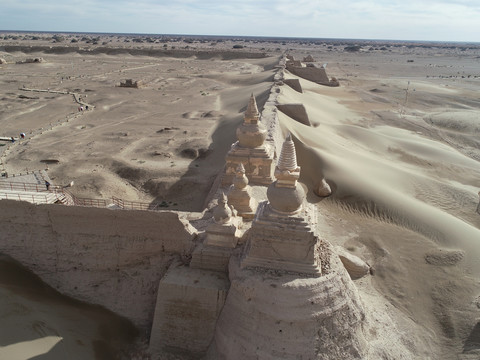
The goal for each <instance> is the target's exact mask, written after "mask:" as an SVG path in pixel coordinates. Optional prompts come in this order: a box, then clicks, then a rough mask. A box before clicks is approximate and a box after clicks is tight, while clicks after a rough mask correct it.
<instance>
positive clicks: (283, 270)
mask: <svg viewBox="0 0 480 360" xmlns="http://www.w3.org/2000/svg"><path fill="white" fill-rule="evenodd" d="M266 135H267V131H266V129H265V127H264V126H263V124H262V123H261V121H260V113H259V111H258V108H257V105H256V101H255V98H254V97H253V95H252V96H251V98H250V101H249V104H248V107H247V110H246V112H245V117H244V122H243V124H242V125H241V126H240V127H239V128H238V130H237V137H238V141H237V142H236V143H234V144H233V145H232V148H231V150H230V151H229V153H228V154H227V156H226V170H225V174H224V178H223V184H224V185H226V186H224V187H223V188H222V189H220V190H221V191H220V196H219V199H218V203H217V205H216V206H215V207H214V208H213V210H212V218H213V219H212V220H211V222H210V225H208V226H207V227H206V229H205V233H204V236H203V241H202V242H201V243H199V244H198V245H197V247H196V248H195V250H194V251H193V253H192V258H191V261H190V263H189V266H188V267H185V266H178V267H175V266H173V267H170V269H169V270H168V272H167V274H166V275H165V276H164V278H163V279H162V280H161V281H160V285H159V290H158V297H157V306H156V310H155V316H154V321H153V326H152V333H151V339H150V349H151V351H153V353H160V352H162V351H167V352H168V351H170V350H171V349H181V350H182V351H187V352H188V353H190V354H192V355H195V356H197V355H201V356H204V355H207V358H209V359H240V358H242V359H254V358H262V359H290V358H297V357H298V355H299V354H303V355H304V357H302V358H312V359H313V358H317V357H316V356H315V354H318V353H319V352H320V353H324V354H326V355H327V354H328V355H327V357H325V359H334V358H335V359H340V358H343V359H360V358H363V356H364V354H365V351H366V344H365V340H364V337H363V333H362V330H361V329H362V319H363V317H364V312H363V307H362V304H361V302H360V300H359V297H358V294H357V292H356V291H357V290H356V289H355V286H354V285H353V283H352V282H351V280H350V278H349V276H348V274H347V271H346V270H345V268H344V267H343V266H342V265H341V262H340V258H339V257H338V256H331V254H332V251H333V249H332V248H331V246H330V245H329V243H328V242H326V241H325V240H323V239H321V238H320V236H319V235H318V233H317V212H316V208H315V206H314V205H312V204H309V203H307V202H306V201H305V197H306V196H305V191H304V190H303V187H302V185H301V184H300V183H299V181H298V180H299V177H300V167H299V166H298V164H297V157H296V151H295V145H294V142H293V141H292V137H291V135H288V136H287V137H286V140H285V141H284V143H283V145H282V149H281V151H280V154H279V156H278V161H277V164H276V166H275V167H274V149H273V146H271V145H270V144H266V143H265V139H266ZM250 183H252V184H254V185H257V186H258V185H259V184H260V185H261V186H260V187H262V185H263V186H265V185H267V189H266V197H267V200H263V201H259V202H257V200H256V199H255V196H254V195H253V189H252V187H251V186H250ZM225 189H227V190H225ZM263 189H264V190H265V188H264V187H263ZM264 190H263V192H262V191H260V192H259V193H260V194H264V195H265V191H264ZM260 197H261V196H260ZM260 197H257V198H260ZM260 200H261V199H260ZM247 229H248V231H245V230H247ZM267 274H268V275H267ZM187 304H188V306H187ZM177 308H181V309H183V310H181V311H183V312H185V314H184V315H182V316H178V315H176V314H177V310H175V309H177ZM187 308H188V310H187ZM178 311H180V310H178ZM199 319H201V324H200V323H199ZM199 326H201V328H202V331H199ZM332 336H333V338H332ZM192 338H195V341H194V342H192V341H190V339H192ZM329 339H330V340H329ZM169 349H170V350H169ZM303 355H302V356H303Z"/></svg>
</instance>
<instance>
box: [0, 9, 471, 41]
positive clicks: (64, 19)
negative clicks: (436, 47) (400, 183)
mask: <svg viewBox="0 0 480 360" xmlns="http://www.w3.org/2000/svg"><path fill="white" fill-rule="evenodd" d="M0 29H1V30H27V31H28V30H31V31H72V32H110V33H150V34H197V35H249V36H279V37H314V38H363V39H398V40H437V41H475V42H480V1H478V0H424V1H421V0H391V1H389V0H359V1H353V0H329V1H324V0H308V1H307V0H275V1H274V0H265V1H262V0H243V1H239V0H230V1H229V0H201V1H198V0H172V1H163V0H81V1H75V2H68V1H65V0H0Z"/></svg>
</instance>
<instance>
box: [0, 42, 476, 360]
mask: <svg viewBox="0 0 480 360" xmlns="http://www.w3.org/2000/svg"><path fill="white" fill-rule="evenodd" d="M34 36H36V37H38V39H33V37H34ZM2 37H3V40H2V41H0V58H3V59H5V60H6V64H2V65H0V69H1V73H0V82H1V84H2V89H4V91H3V93H2V98H1V99H0V136H7V137H10V136H14V137H18V135H19V134H20V133H21V132H24V133H26V135H27V136H26V139H25V140H18V141H17V142H16V143H14V144H10V143H8V142H5V145H4V146H1V147H0V154H2V159H1V160H2V164H3V165H2V166H3V169H4V170H5V171H6V172H7V173H8V174H9V175H11V174H16V173H23V172H26V171H29V170H34V169H44V168H46V167H48V173H49V175H50V177H51V179H52V180H53V182H54V183H55V184H59V185H65V184H68V183H69V182H70V181H72V180H73V181H74V182H75V185H74V187H73V188H72V192H73V193H74V194H75V195H77V196H80V197H87V198H109V197H112V196H117V197H121V198H123V199H126V200H133V201H143V202H161V203H162V204H163V206H164V207H165V208H168V209H174V210H185V211H201V210H202V209H203V208H204V206H205V202H206V201H207V195H208V193H209V191H210V189H211V187H212V184H213V183H214V181H215V178H216V177H217V176H218V174H219V173H220V172H221V171H222V170H223V166H224V156H225V154H226V153H227V151H228V149H229V148H230V145H231V144H232V143H233V142H234V140H235V129H236V127H237V126H238V125H239V123H240V121H241V119H242V115H243V112H244V111H245V106H246V104H247V100H248V97H249V95H250V94H251V93H253V94H255V96H256V97H257V103H258V105H259V107H260V108H261V107H262V105H263V103H264V101H265V100H266V97H267V96H268V91H269V88H270V86H271V84H272V81H273V75H274V71H275V69H274V67H275V65H277V64H278V62H279V60H280V58H281V56H282V55H283V54H284V53H289V54H291V55H293V56H295V58H298V59H302V58H303V57H304V56H307V55H308V54H310V55H312V56H313V58H314V59H315V60H316V61H317V63H318V64H320V65H321V64H323V63H327V72H328V74H329V75H330V76H335V77H336V78H337V79H338V81H339V82H340V86H339V87H325V86H321V85H318V84H315V83H312V82H310V81H308V80H305V79H300V83H301V86H302V88H303V93H299V92H297V91H295V90H293V89H292V88H290V87H288V86H287V85H284V86H282V87H281V92H280V94H279V102H280V103H285V104H288V103H302V104H303V105H304V106H305V109H306V112H307V114H308V117H309V119H310V121H311V123H312V124H313V125H314V126H312V127H308V126H306V125H303V124H301V123H299V122H297V121H296V120H295V119H292V118H290V117H288V116H286V115H285V114H283V113H281V112H279V118H280V121H281V126H282V129H283V130H284V133H287V132H291V133H292V135H293V137H294V140H295V145H296V148H297V154H298V162H299V165H300V166H301V168H302V177H301V182H302V183H303V184H304V185H305V187H306V188H307V189H308V193H307V195H308V197H307V198H308V201H309V202H311V203H315V204H316V205H317V208H318V210H319V214H320V216H319V223H320V232H321V234H322V236H323V237H324V238H325V239H327V240H328V241H330V242H331V243H332V244H334V245H340V246H343V247H345V248H346V249H347V250H349V251H350V252H352V253H354V254H356V255H358V256H360V257H362V258H363V259H365V260H366V261H367V262H368V263H369V264H370V265H371V266H372V267H373V268H374V276H370V277H365V278H362V279H359V280H356V281H355V284H356V285H357V287H358V288H359V290H360V293H361V297H362V299H363V301H364V302H365V303H366V306H367V308H368V309H369V310H368V311H369V313H370V314H371V317H374V318H375V317H377V318H376V319H374V320H373V321H377V322H378V329H379V330H378V331H379V333H381V332H382V329H389V331H392V327H391V324H387V323H385V322H386V320H385V319H388V317H385V316H383V317H382V313H385V314H388V316H389V317H390V318H392V319H394V321H395V324H396V325H395V329H396V330H395V331H398V332H399V333H400V334H402V336H401V338H402V339H404V341H405V342H406V343H405V344H403V345H404V346H406V347H408V348H409V349H411V353H409V354H405V356H406V357H405V358H417V359H427V358H431V359H452V358H460V359H476V358H478V356H480V355H479V354H480V322H479V320H478V318H479V312H480V287H479V281H480V276H479V274H480V261H479V259H480V216H479V214H478V213H477V212H476V209H477V204H478V200H479V199H478V190H479V189H480V162H479V161H480V140H479V139H480V120H479V119H480V100H479V98H478V90H479V88H480V72H479V70H478V69H480V66H479V65H480V64H479V63H480V46H478V45H472V44H453V45H452V44H450V45H448V46H447V45H445V44H440V43H434V44H428V43H400V42H399V43H393V42H391V43H388V42H385V43H376V42H363V43H362V42H357V43H356V44H357V45H359V48H357V49H356V50H357V51H354V52H351V51H346V50H345V47H346V46H349V45H352V44H351V43H347V42H342V41H340V40H338V41H335V40H329V41H322V40H318V41H305V40H296V41H295V40H286V41H283V40H274V39H263V40H260V41H258V40H252V39H247V41H245V40H241V39H221V41H217V40H216V39H208V40H202V39H201V38H194V37H192V38H183V39H181V38H180V39H167V38H159V39H152V38H149V39H150V40H147V39H146V37H144V38H143V39H142V38H140V37H135V36H131V37H122V36H113V35H112V36H107V35H102V36H99V37H98V39H97V37H96V36H93V35H81V34H79V35H76V34H65V35H63V39H57V40H54V39H52V38H51V37H52V35H51V34H50V35H49V34H36V35H35V34H18V35H15V36H12V34H3V36H2ZM2 37H0V38H2ZM14 37H16V38H14ZM135 39H137V40H135ZM138 39H140V40H141V41H140V40H138ZM73 40H75V41H73ZM126 40H128V42H126ZM238 45H240V46H242V47H243V48H241V49H234V48H233V47H234V46H237V47H238ZM31 46H37V47H31ZM174 47H175V48H174ZM119 49H120V50H119ZM165 49H166V50H165ZM154 50H155V51H154ZM27 58H42V60H43V61H42V62H38V63H22V64H17V63H16V62H23V61H25V60H26V59H27ZM285 76H286V78H287V79H288V78H292V79H298V77H296V76H294V75H292V74H289V73H288V72H287V73H286V75H285ZM126 79H133V80H135V81H136V80H139V81H142V84H143V85H142V86H141V87H140V88H138V89H137V88H125V87H120V86H119V85H120V82H122V81H125V80H126ZM27 90H42V91H41V92H39V91H27ZM45 90H46V91H45ZM59 92H65V93H59ZM74 94H76V96H77V100H78V97H80V98H81V99H82V102H84V103H87V104H89V109H88V110H85V109H84V111H79V110H78V108H79V106H80V104H79V103H77V102H75V100H74V99H75V97H74ZM0 145H1V144H0ZM7 147H9V148H8V149H7ZM323 177H325V178H326V180H327V182H328V183H329V184H330V186H331V188H332V190H333V194H332V195H331V196H330V197H328V198H319V197H317V196H316V195H315V194H314V193H313V188H314V187H315V186H316V185H318V182H319V181H320V180H321V179H322V178H323ZM9 271H10V273H11V274H12V275H11V276H12V277H14V276H16V275H15V274H17V272H19V271H20V270H9ZM25 288H26V289H27V290H24V289H23V288H22V289H23V290H22V289H13V288H12V287H11V286H10V285H9V283H8V282H7V281H6V280H2V287H1V289H2V292H5V293H6V294H8V297H7V301H4V300H2V309H4V310H3V315H2V325H1V326H0V334H2V336H1V337H0V340H1V344H0V345H2V346H4V347H3V348H1V349H0V351H11V348H10V347H9V346H15V344H19V343H20V342H23V341H30V340H32V339H39V336H40V335H42V336H47V335H49V336H50V337H48V338H47V337H43V340H42V341H39V342H33V341H32V342H31V343H29V345H28V348H29V349H33V350H32V351H37V353H36V354H40V353H42V352H43V353H45V352H48V350H49V349H50V348H51V347H52V346H55V344H57V343H58V337H60V336H61V337H62V338H63V339H64V340H63V341H62V344H64V346H65V347H66V348H67V350H66V351H72V352H74V351H77V349H76V348H75V346H76V345H75V344H74V341H73V340H69V339H73V338H75V336H76V335H75V334H71V333H68V332H64V330H63V329H64V328H63V326H66V327H68V326H71V324H73V323H75V324H76V325H75V326H80V324H81V325H82V326H85V327H87V326H92V325H91V317H92V316H91V315H89V314H83V315H84V316H83V317H82V318H81V319H72V318H70V315H69V314H70V313H71V312H75V311H77V310H68V309H66V310H65V312H63V311H58V309H57V308H56V307H54V306H52V305H51V303H50V302H49V301H47V300H45V299H44V297H42V296H41V294H39V293H38V291H35V290H34V289H33V290H31V286H29V285H28V284H26V285H25ZM28 289H30V290H28ZM25 291H30V292H33V293H34V295H32V297H31V298H28V299H27V298H26V297H25V294H24V292H25ZM10 297H11V298H12V299H13V300H9V299H10ZM2 299H5V297H4V296H2ZM32 301H33V303H32ZM57 301H59V302H61V303H62V304H64V303H68V302H69V301H70V300H68V301H67V300H65V299H63V298H62V299H61V300H57ZM3 304H5V305H3ZM15 304H23V306H24V307H25V308H26V309H27V310H25V311H23V312H21V314H20V313H19V312H18V310H16V305H15ZM40 306H42V307H43V306H45V307H46V308H48V309H50V310H49V311H51V312H49V313H47V315H42V316H43V319H41V317H40V319H41V320H39V314H40V313H42V314H43V311H41V310H37V309H38V307H40ZM73 306H74V308H75V309H78V307H80V306H83V305H79V304H74V305H73ZM376 311H377V312H378V313H377V314H376ZM57 318H59V319H60V320H57ZM38 321H44V323H45V324H46V325H45V326H48V327H49V328H50V329H53V330H52V331H48V332H44V333H41V334H40V333H39V332H38V331H37V334H40V335H32V334H31V332H30V333H29V332H28V331H30V330H28V331H27V330H22V331H20V330H19V332H18V333H12V332H10V331H8V329H9V328H11V327H12V326H13V324H16V323H22V324H25V327H30V328H31V327H33V324H35V323H36V322H38ZM4 324H6V325H4ZM77 324H78V325H77ZM125 329H126V331H127V330H128V326H125ZM7 333H8V334H9V337H8V338H7V337H6V335H3V334H7ZM55 333H56V334H59V335H57V338H55V337H52V334H55ZM127 333H128V331H127ZM89 336H90V337H92V338H91V339H90V340H89V341H92V342H93V341H95V340H96V337H95V335H93V332H90V331H89ZM119 338H121V337H120V335H118V336H117V335H115V336H112V337H110V339H112V341H113V342H114V340H115V339H119ZM377 338H382V336H379V337H377ZM379 341H383V342H384V343H388V341H389V339H388V332H386V335H385V336H384V338H382V339H381V340H379ZM390 341H392V340H390ZM82 342H86V340H85V341H83V340H82ZM57 347H58V345H57ZM112 348H113V349H116V348H115V347H114V345H112ZM85 351H87V352H88V353H85V354H86V355H85V357H88V356H90V355H89V354H91V353H92V351H93V350H92V348H90V349H89V350H85ZM414 354H416V355H414ZM50 358H55V357H50ZM98 358H102V357H100V356H99V355H98ZM103 358H108V357H107V356H105V357H103ZM385 358H395V357H391V355H390V357H389V355H388V354H386V355H385Z"/></svg>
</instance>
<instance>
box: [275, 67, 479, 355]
mask: <svg viewBox="0 0 480 360" xmlns="http://www.w3.org/2000/svg"><path fill="white" fill-rule="evenodd" d="M291 77H293V76H291ZM402 81H403V80H390V81H389V82H388V83H389V85H387V86H386V87H388V88H387V89H385V90H384V91H383V93H382V97H383V98H387V99H388V98H389V97H390V96H392V95H393V96H394V94H392V93H390V92H393V91H395V89H396V88H399V87H401V86H402ZM379 82H381V83H382V84H383V83H384V79H381V80H379ZM301 83H302V86H303V88H304V91H305V93H304V94H299V93H298V92H296V91H294V90H292V89H290V88H288V87H286V86H284V87H283V88H282V93H281V97H280V102H282V103H300V102H301V103H303V104H304V105H305V107H306V109H307V113H308V115H309V117H310V120H311V121H312V122H313V123H317V124H319V126H318V127H316V128H314V129H312V128H307V127H306V126H304V125H302V124H299V123H298V122H296V121H295V120H293V119H291V118H288V117H287V116H286V115H284V114H282V113H280V119H281V122H282V125H283V127H284V128H285V131H287V130H288V131H291V132H292V133H293V134H294V135H295V137H296V138H297V145H298V146H297V148H298V155H299V163H300V165H301V166H302V172H303V173H302V174H303V179H304V181H305V182H306V183H307V185H310V186H313V185H314V184H315V183H316V182H318V180H319V179H320V178H321V176H322V175H324V176H325V177H326V178H327V180H328V181H329V182H330V183H331V185H332V187H333V188H334V189H335V192H334V195H333V196H332V197H331V198H328V199H325V200H324V201H321V202H319V205H318V206H319V208H320V210H321V212H322V213H323V216H324V218H323V220H324V228H323V231H324V232H325V233H326V234H328V236H327V235H326V237H327V238H328V239H330V241H332V242H333V243H340V244H343V245H345V246H346V247H347V248H348V249H349V250H351V251H353V252H354V253H357V254H362V255H363V256H365V257H366V258H367V259H368V261H369V262H370V263H371V264H372V265H373V266H374V267H375V268H376V276H375V277H373V278H372V284H373V286H375V288H376V289H377V290H379V291H380V293H382V294H383V295H384V296H385V297H386V298H387V299H388V300H389V301H390V302H391V303H392V304H394V306H395V307H396V308H397V309H398V310H399V311H398V313H397V317H399V318H402V317H403V318H405V319H412V320H414V321H415V323H417V324H418V325H419V327H412V326H410V327H409V331H411V333H412V344H414V343H416V344H415V346H417V353H418V354H419V357H418V358H427V357H426V356H432V357H431V358H444V359H451V358H454V357H456V356H458V354H461V353H465V356H466V354H467V353H469V352H470V353H471V354H472V356H478V348H479V346H478V345H479V344H478V340H476V339H478V336H479V334H478V324H477V320H475V318H476V317H478V307H477V305H475V301H476V300H475V299H476V298H477V296H478V294H479V293H480V289H479V287H478V281H479V274H480V261H479V259H480V217H479V216H478V214H477V213H476V212H475V209H476V206H477V203H478V195H477V191H478V187H480V182H479V181H480V163H479V162H478V160H477V159H478V157H479V156H480V151H479V150H478V147H475V148H474V147H470V146H469V145H468V141H462V140H460V139H464V138H467V139H468V138H470V137H476V138H478V136H479V134H480V133H479V132H478V128H477V127H478V124H477V122H478V119H475V117H477V118H478V115H479V114H480V108H479V107H478V106H477V107H474V106H469V107H468V108H465V109H464V110H463V111H460V110H458V107H460V104H459V103H464V102H469V101H471V102H472V103H473V102H474V103H475V104H476V98H475V97H473V98H470V96H472V94H471V92H470V91H469V90H464V89H462V87H453V86H452V85H449V87H448V88H446V87H445V86H442V85H437V84H431V83H427V82H425V81H422V82H420V81H418V82H417V81H415V82H413V81H412V82H411V83H410V86H412V85H413V84H415V86H416V88H417V89H421V91H422V95H421V96H420V95H419V93H418V92H416V93H415V94H414V95H415V96H416V97H417V98H416V100H415V102H414V101H412V100H411V99H412V97H410V101H409V103H408V104H407V105H408V106H406V107H405V110H404V112H400V111H398V109H396V108H395V106H392V103H385V102H383V101H375V100H374V99H370V103H365V101H364V100H363V101H362V97H363V96H364V94H365V93H366V92H367V91H369V89H371V88H374V87H375V88H380V86H382V85H380V84H375V83H372V81H371V80H370V82H369V83H368V84H367V85H365V84H361V83H360V82H358V83H356V84H350V86H348V87H340V88H334V89H330V88H321V87H319V86H317V85H315V84H312V83H310V82H308V81H305V80H301ZM392 88H393V89H392ZM452 94H453V95H452ZM393 96H392V97H393ZM453 96H455V97H453ZM454 99H457V100H459V103H458V102H454ZM424 102H435V103H436V105H437V106H438V107H437V106H434V107H430V106H423V105H421V104H422V103H424ZM440 106H443V107H445V108H448V109H444V110H443V111H439V110H441V109H440V108H439V107H440ZM451 108H455V110H454V112H452V111H451ZM372 110H374V111H375V117H372ZM451 117H454V118H455V121H450V119H451ZM428 119H434V120H430V121H428ZM405 122H406V123H407V124H405ZM404 127H405V128H407V129H408V130H404V129H401V128H404ZM452 128H455V131H456V132H458V133H459V134H458V136H457V137H456V142H454V141H448V140H450V135H449V134H448V133H446V132H443V129H452ZM412 130H414V131H412ZM457 144H459V145H460V146H456V145H457ZM467 147H468V151H465V150H466V148H467ZM469 156H470V157H469ZM309 198H310V200H311V201H319V199H318V198H317V199H315V196H314V195H313V194H310V197H309ZM359 285H360V288H361V289H363V290H364V291H367V292H368V293H370V292H371V291H372V289H371V288H370V287H369V286H364V285H365V284H363V283H361V282H359ZM477 302H478V300H477ZM400 323H401V321H400ZM420 338H423V340H421V341H420V342H417V340H418V339H420ZM427 344H428V345H429V346H430V347H429V346H426V345H427ZM425 350H427V351H426V353H425V354H423V355H420V353H421V352H422V351H425ZM473 353H474V354H477V355H473ZM434 354H435V355H434Z"/></svg>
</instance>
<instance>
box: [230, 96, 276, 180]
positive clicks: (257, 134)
mask: <svg viewBox="0 0 480 360" xmlns="http://www.w3.org/2000/svg"><path fill="white" fill-rule="evenodd" d="M266 137H267V130H266V129H265V126H264V125H263V124H262V122H261V121H260V113H259V112H258V108H257V102H256V100H255V97H254V96H253V94H252V95H251V97H250V101H249V103H248V107H247V110H246V111H245V115H244V118H243V123H242V124H241V125H240V126H239V127H238V128H237V139H238V141H237V142H235V143H234V144H233V145H232V148H231V149H230V151H229V152H228V154H227V156H226V158H225V160H226V164H225V175H224V177H223V179H222V185H224V186H225V185H230V184H232V182H233V178H234V177H235V172H236V170H237V167H238V165H239V164H243V166H244V167H245V174H246V176H247V177H248V180H249V181H250V182H251V183H253V184H258V185H269V184H270V183H271V182H272V181H273V177H272V175H273V165H274V164H273V156H274V150H273V148H272V146H270V145H269V144H266V143H265V139H266Z"/></svg>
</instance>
